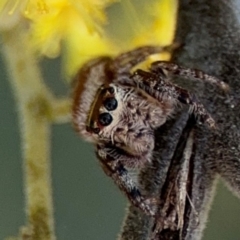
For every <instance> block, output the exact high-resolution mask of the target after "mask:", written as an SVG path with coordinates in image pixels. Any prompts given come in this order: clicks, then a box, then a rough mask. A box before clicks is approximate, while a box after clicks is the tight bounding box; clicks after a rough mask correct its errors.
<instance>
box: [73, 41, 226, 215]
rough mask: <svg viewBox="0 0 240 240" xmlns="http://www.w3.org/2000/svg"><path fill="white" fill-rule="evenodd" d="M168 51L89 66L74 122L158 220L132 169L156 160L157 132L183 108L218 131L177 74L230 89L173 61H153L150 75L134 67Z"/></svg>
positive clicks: (80, 82) (140, 51)
mask: <svg viewBox="0 0 240 240" xmlns="http://www.w3.org/2000/svg"><path fill="white" fill-rule="evenodd" d="M163 50H164V49H163V48H161V47H157V46H145V47H140V48H137V49H135V50H132V51H129V52H126V53H123V54H120V55H119V56H117V57H115V58H110V57H99V58H96V59H94V60H92V61H90V62H88V63H87V64H86V65H84V66H83V67H82V68H81V70H80V71H79V73H78V75H77V79H76V88H75V92H74V103H73V123H74V125H75V128H76V130H77V131H78V132H79V133H80V135H82V136H83V137H84V138H85V139H86V140H89V141H91V142H93V143H94V144H95V145H96V154H97V157H98V159H99V160H100V163H101V166H102V168H103V170H104V171H105V173H106V174H107V175H108V176H110V177H111V178H112V179H113V180H114V182H115V183H116V184H117V185H118V187H119V188H120V189H121V190H122V191H123V192H124V193H125V194H126V196H127V197H128V198H129V200H130V202H131V203H132V204H133V205H135V206H136V207H138V208H139V209H141V210H142V211H143V212H144V213H145V214H147V215H150V216H155V214H156V210H155V209H156V208H155V206H154V205H155V204H154V200H153V199H152V198H150V197H148V196H144V195H143V194H142V193H141V192H140V190H139V189H138V187H137V185H136V184H135V183H134V181H133V180H132V178H131V177H130V175H129V173H128V170H127V169H128V168H141V167H144V164H145V163H146V162H149V161H151V157H152V151H153V148H154V143H155V140H154V130H155V129H156V128H158V127H160V126H161V125H163V124H164V123H165V122H166V120H167V119H168V118H169V117H170V116H171V115H172V113H174V111H175V110H176V106H177V105H178V104H179V103H183V104H187V105H189V106H190V110H191V112H192V113H193V114H194V115H195V116H196V118H197V119H198V120H199V121H201V122H204V123H206V124H208V125H209V127H210V128H213V127H214V120H213V118H212V117H211V116H210V114H209V113H208V112H207V111H206V109H205V108H204V106H203V105H202V104H201V103H199V102H198V101H197V99H196V98H195V97H194V95H192V94H191V93H189V92H188V91H187V90H185V89H183V88H180V87H178V86H176V85H175V84H173V83H171V81H170V80H171V75H176V76H181V77H186V78H188V79H192V78H195V79H199V80H203V81H206V82H209V83H212V84H216V85H218V86H220V87H221V88H223V89H226V88H227V84H225V83H224V82H222V81H220V80H218V79H217V78H215V77H213V76H209V75H207V74H205V73H203V72H202V71H199V70H194V69H189V68H183V67H180V66H178V65H177V64H174V63H170V62H162V61H156V62H153V63H152V64H151V66H150V69H149V70H148V71H143V70H141V69H138V70H135V71H132V70H133V68H134V67H135V66H136V65H137V64H139V63H141V62H143V61H144V60H146V58H147V57H149V55H151V54H155V53H159V52H161V51H163Z"/></svg>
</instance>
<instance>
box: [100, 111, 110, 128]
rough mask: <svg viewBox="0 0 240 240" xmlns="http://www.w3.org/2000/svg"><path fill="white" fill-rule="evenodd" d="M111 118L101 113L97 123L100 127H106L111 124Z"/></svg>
mask: <svg viewBox="0 0 240 240" xmlns="http://www.w3.org/2000/svg"><path fill="white" fill-rule="evenodd" d="M112 120H113V118H112V116H111V115H110V114H109V113H101V114H100V115H99V118H98V121H99V123H100V124H101V125H102V126H108V125H109V124H111V122H112Z"/></svg>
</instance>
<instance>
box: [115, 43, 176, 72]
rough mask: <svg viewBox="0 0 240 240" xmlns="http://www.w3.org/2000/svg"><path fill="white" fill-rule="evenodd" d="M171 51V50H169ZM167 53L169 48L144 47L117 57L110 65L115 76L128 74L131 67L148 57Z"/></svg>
mask: <svg viewBox="0 0 240 240" xmlns="http://www.w3.org/2000/svg"><path fill="white" fill-rule="evenodd" d="M170 50H171V49H170ZM164 51H169V47H161V46H144V47H139V48H137V49H134V50H132V51H129V52H125V53H122V54H120V55H119V56H117V57H116V58H115V59H114V60H113V62H112V65H111V68H112V70H113V72H114V73H115V74H117V75H119V74H123V73H129V72H130V71H131V69H132V68H133V67H135V66H136V65H137V64H139V63H141V62H143V61H144V60H146V59H147V58H148V57H149V56H150V55H152V54H157V53H161V52H164Z"/></svg>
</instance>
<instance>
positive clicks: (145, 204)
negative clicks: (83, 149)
mask: <svg viewBox="0 0 240 240" xmlns="http://www.w3.org/2000/svg"><path fill="white" fill-rule="evenodd" d="M96 154H97V157H98V159H99V160H100V163H101V166H102V168H103V170H104V172H105V173H106V174H107V175H108V176H109V177H111V178H112V179H113V180H114V182H115V184H116V185H117V186H118V187H119V188H120V189H121V190H122V191H123V192H124V193H125V195H126V196H127V197H128V199H129V200H130V202H131V203H132V204H133V205H134V206H136V207H137V208H139V209H141V210H142V211H143V212H144V213H145V214H147V215H149V216H154V215H155V211H156V209H155V208H156V207H155V205H156V204H155V201H154V198H147V197H144V196H143V195H142V194H141V192H140V190H139V189H138V187H137V185H136V184H135V183H134V181H133V179H132V178H131V177H130V175H129V173H128V171H127V169H126V168H125V167H124V165H123V163H122V161H120V160H119V159H120V158H122V159H124V161H125V162H127V161H128V160H129V161H132V160H133V159H132V158H134V157H131V156H127V155H124V154H121V156H120V155H119V153H118V151H117V150H116V149H114V148H109V147H104V145H101V146H100V145H98V146H97V152H96ZM127 158H131V159H127ZM138 160H139V159H138V158H137V157H136V161H138Z"/></svg>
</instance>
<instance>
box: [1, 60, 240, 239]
mask: <svg viewBox="0 0 240 240" xmlns="http://www.w3.org/2000/svg"><path fill="white" fill-rule="evenodd" d="M42 69H43V75H44V79H45V80H46V83H47V84H48V86H49V87H50V88H51V89H52V90H53V91H54V92H55V94H56V95H59V96H63V95H67V94H69V93H70V90H69V88H68V86H66V85H64V81H63V79H61V75H60V60H59V59H57V60H54V61H53V60H44V61H43V63H42ZM0 109H1V113H2V114H1V116H2V117H1V121H0V122H1V124H0V161H1V165H0V166H1V167H0V240H2V239H4V238H5V237H8V236H11V235H17V233H18V230H19V227H20V226H22V225H24V223H25V213H24V193H23V192H24V189H23V175H22V158H21V149H20V148H21V146H20V138H19V124H18V115H17V109H16V105H15V102H14V96H13V94H12V92H11V87H10V84H9V82H8V77H7V72H6V69H5V67H4V63H3V61H1V62H0ZM36 137H37V136H36ZM52 182H53V192H54V207H55V209H54V211H55V225H56V235H57V239H58V240H79V239H81V240H114V239H116V236H117V233H118V232H119V229H120V226H121V222H122V219H123V217H124V212H125V207H126V203H127V202H126V199H125V198H124V197H123V196H122V194H121V193H120V191H119V190H118V189H117V188H116V187H115V186H114V184H113V183H112V181H111V180H110V179H109V178H107V177H106V176H105V174H104V173H103V171H102V170H101V168H100V166H99V164H98V162H97V160H96V158H95V155H94V150H93V147H92V146H91V145H89V144H87V143H85V142H84V141H82V140H81V139H80V138H79V137H78V136H77V135H76V133H75V132H74V131H73V129H72V126H71V124H64V125H53V126H52ZM239 239H240V201H239V200H238V199H237V198H236V197H234V196H233V195H232V194H231V193H230V192H229V191H228V190H227V189H226V188H225V187H224V186H223V185H222V184H220V185H219V186H218V191H217V196H216V198H215V201H214V205H213V206H212V210H211V213H210V218H209V221H208V224H207V229H206V231H205V237H204V240H239Z"/></svg>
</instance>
